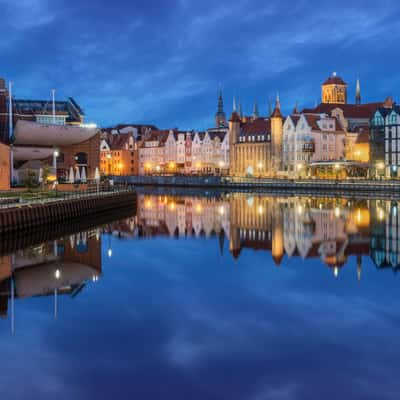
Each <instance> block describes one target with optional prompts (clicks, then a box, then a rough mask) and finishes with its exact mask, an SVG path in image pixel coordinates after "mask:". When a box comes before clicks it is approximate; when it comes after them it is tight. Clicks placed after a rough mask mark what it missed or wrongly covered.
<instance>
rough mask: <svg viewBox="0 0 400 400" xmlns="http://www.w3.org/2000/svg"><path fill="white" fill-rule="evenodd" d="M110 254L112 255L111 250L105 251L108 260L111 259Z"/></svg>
mask: <svg viewBox="0 0 400 400" xmlns="http://www.w3.org/2000/svg"><path fill="white" fill-rule="evenodd" d="M112 254H113V252H112V249H108V251H107V256H108V258H111V257H112Z"/></svg>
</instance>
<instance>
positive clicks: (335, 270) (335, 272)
mask: <svg viewBox="0 0 400 400" xmlns="http://www.w3.org/2000/svg"><path fill="white" fill-rule="evenodd" d="M333 275H335V278H337V277H338V276H339V268H338V267H335V268H333Z"/></svg>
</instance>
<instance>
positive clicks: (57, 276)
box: [54, 269, 61, 279]
mask: <svg viewBox="0 0 400 400" xmlns="http://www.w3.org/2000/svg"><path fill="white" fill-rule="evenodd" d="M54 277H55V278H56V279H60V278H61V272H60V270H59V269H56V272H54Z"/></svg>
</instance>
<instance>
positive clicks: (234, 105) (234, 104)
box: [232, 96, 236, 112]
mask: <svg viewBox="0 0 400 400" xmlns="http://www.w3.org/2000/svg"><path fill="white" fill-rule="evenodd" d="M232 110H233V112H236V97H235V96H234V97H233V107H232Z"/></svg>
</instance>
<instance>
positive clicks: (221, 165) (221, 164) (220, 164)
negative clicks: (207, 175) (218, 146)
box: [218, 160, 225, 168]
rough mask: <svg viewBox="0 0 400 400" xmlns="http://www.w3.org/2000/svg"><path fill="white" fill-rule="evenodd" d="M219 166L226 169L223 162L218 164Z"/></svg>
mask: <svg viewBox="0 0 400 400" xmlns="http://www.w3.org/2000/svg"><path fill="white" fill-rule="evenodd" d="M218 165H219V167H220V168H224V167H225V163H224V162H223V161H222V160H221V161H220V162H219V163H218Z"/></svg>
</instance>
